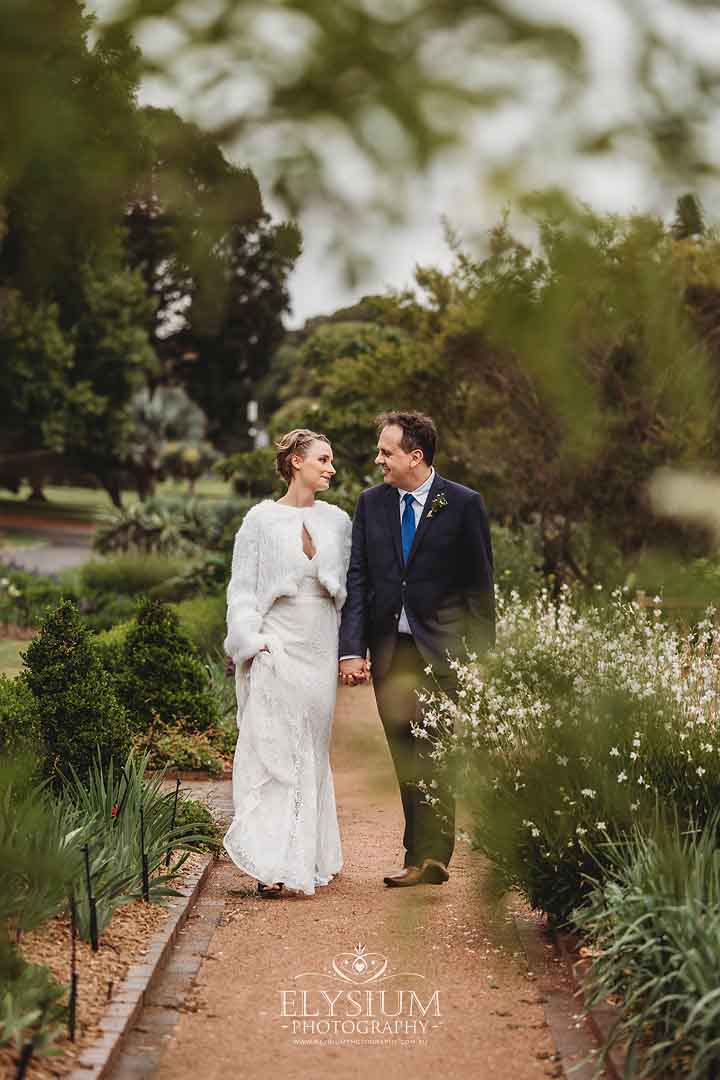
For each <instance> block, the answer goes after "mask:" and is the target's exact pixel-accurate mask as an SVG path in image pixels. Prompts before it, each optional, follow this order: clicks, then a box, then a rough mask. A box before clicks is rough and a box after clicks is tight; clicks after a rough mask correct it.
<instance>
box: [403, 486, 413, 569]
mask: <svg viewBox="0 0 720 1080" xmlns="http://www.w3.org/2000/svg"><path fill="white" fill-rule="evenodd" d="M403 502H404V503H405V509H404V510H403V516H402V549H403V562H407V560H408V555H409V554H410V548H411V547H412V542H413V540H414V538H415V511H414V509H413V503H414V502H415V500H414V499H413V497H412V495H411V494H410V493H409V492H408V494H407V495H403Z"/></svg>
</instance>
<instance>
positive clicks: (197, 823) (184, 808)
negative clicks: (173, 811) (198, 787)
mask: <svg viewBox="0 0 720 1080" xmlns="http://www.w3.org/2000/svg"><path fill="white" fill-rule="evenodd" d="M181 796H182V797H181V798H179V799H178V805H177V816H176V818H175V822H176V825H177V826H178V828H185V829H189V830H191V831H192V833H193V835H195V836H205V837H206V839H205V840H204V841H202V842H201V843H200V844H199V846H200V847H202V848H205V849H206V850H207V851H212V852H213V853H217V852H219V851H220V850H221V848H222V837H223V831H222V829H221V828H220V827H219V825H218V823H217V822H216V821H215V818H214V817H213V816H212V814H211V813H210V811H209V810H208V807H207V805H206V804H205V803H204V802H200V801H199V800H198V799H191V798H188V797H187V796H186V795H183V793H182V789H181Z"/></svg>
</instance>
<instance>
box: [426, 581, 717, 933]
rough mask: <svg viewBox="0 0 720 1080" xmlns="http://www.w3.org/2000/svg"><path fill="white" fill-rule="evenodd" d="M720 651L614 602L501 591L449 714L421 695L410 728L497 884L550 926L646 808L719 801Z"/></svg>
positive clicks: (695, 807)
mask: <svg viewBox="0 0 720 1080" xmlns="http://www.w3.org/2000/svg"><path fill="white" fill-rule="evenodd" d="M718 655H720V629H718V628H716V627H714V626H713V625H712V624H711V623H710V622H707V621H706V622H705V623H703V624H700V626H699V627H698V628H697V631H696V636H695V637H694V639H693V640H691V641H690V640H688V639H687V638H685V637H683V636H681V635H680V634H678V632H677V631H676V630H674V629H672V628H670V627H668V626H666V625H665V624H663V623H662V621H661V619H660V618H659V612H657V611H649V612H648V611H644V610H640V609H638V608H637V607H636V606H635V605H632V604H628V603H626V602H624V601H623V600H622V599H621V598H620V597H619V596H616V597H615V599H614V600H613V602H612V603H611V604H610V605H608V606H607V607H605V608H603V609H593V608H590V607H585V608H584V609H582V610H580V609H578V608H577V607H576V606H574V604H573V603H571V601H570V598H569V594H568V593H567V592H566V593H563V596H562V597H561V599H560V600H559V602H557V603H554V602H552V601H551V599H550V598H549V597H548V596H547V595H546V594H542V595H540V596H538V597H536V598H535V599H534V600H532V601H521V600H520V599H519V598H518V597H517V596H515V597H513V596H511V597H509V598H503V597H502V596H499V599H498V646H497V649H496V650H495V651H494V652H492V653H490V654H489V655H488V656H487V657H485V658H484V659H483V661H482V662H481V663H480V664H479V665H478V664H477V663H473V662H471V663H458V664H457V672H458V680H459V697H458V705H459V708H458V709H456V706H455V705H454V704H453V702H451V701H450V700H449V699H447V698H445V697H443V696H442V695H440V694H437V695H434V697H433V698H432V699H431V700H430V701H429V702H427V703H426V708H425V713H424V718H423V721H422V723H421V725H420V729H419V730H420V732H421V736H422V735H425V736H426V737H427V738H428V739H429V740H430V741H431V742H432V743H434V750H435V755H436V758H437V760H438V764H439V767H440V768H442V769H444V770H446V771H447V775H448V778H449V779H450V781H451V783H455V785H456V786H457V788H458V790H459V792H460V793H461V794H462V795H463V796H464V797H465V798H466V799H467V800H468V804H469V806H470V808H471V810H472V815H473V840H474V843H475V844H476V846H477V847H478V848H480V849H481V850H482V851H483V852H484V853H485V854H486V856H487V857H488V858H489V859H490V861H491V863H492V864H493V867H494V870H495V875H496V878H497V880H498V883H499V884H500V885H501V886H502V887H504V888H518V889H520V890H521V891H522V892H523V893H524V895H525V896H526V897H527V899H528V900H529V902H530V903H531V904H532V905H533V906H534V907H537V908H540V909H541V910H543V911H545V912H547V914H548V915H550V916H551V918H553V919H554V920H557V921H558V922H564V921H565V920H567V919H568V918H569V917H570V915H571V913H572V911H573V909H574V908H577V907H579V906H581V904H582V902H583V899H584V898H585V896H586V895H587V893H588V891H589V887H590V886H589V883H588V879H587V875H588V874H589V873H591V872H597V869H598V866H601V865H602V860H603V854H604V852H605V851H606V850H607V847H608V842H609V841H612V840H616V839H620V838H622V836H623V835H625V834H627V833H628V832H629V831H630V830H631V829H632V828H633V827H642V826H643V825H645V826H648V825H649V824H651V823H652V821H653V820H654V814H655V805H656V802H657V801H660V802H662V803H663V804H666V805H668V806H672V807H674V808H675V810H676V812H677V814H678V817H679V819H680V820H681V821H689V820H691V819H693V820H695V821H697V822H698V823H700V824H702V823H703V821H704V819H705V817H706V816H707V814H708V812H709V809H710V808H712V807H714V806H717V805H718V804H720V760H719V759H718V755H717V750H716V746H715V740H714V734H713V733H714V731H715V726H716V721H715V712H714V710H715V708H716V702H717V700H718V696H720V672H719V671H718V666H717V662H716V658H717V656H718ZM453 729H454V730H453ZM448 730H450V733H448ZM428 798H429V800H430V801H432V799H433V796H432V793H428ZM438 812H439V813H442V808H441V807H438Z"/></svg>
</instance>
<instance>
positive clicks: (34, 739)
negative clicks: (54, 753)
mask: <svg viewBox="0 0 720 1080" xmlns="http://www.w3.org/2000/svg"><path fill="white" fill-rule="evenodd" d="M21 754H30V755H31V756H36V755H39V754H42V737H41V734H40V721H39V716H38V710H37V704H36V701H35V697H34V695H33V692H32V690H31V689H30V687H29V686H28V684H27V681H26V680H25V679H24V678H23V676H22V675H18V676H17V678H15V679H9V678H8V677H7V676H6V675H0V757H3V756H11V755H13V756H17V755H21Z"/></svg>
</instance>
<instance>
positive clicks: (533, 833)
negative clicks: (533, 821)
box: [530, 826, 540, 836]
mask: <svg viewBox="0 0 720 1080" xmlns="http://www.w3.org/2000/svg"><path fill="white" fill-rule="evenodd" d="M530 832H531V835H532V836H539V835H540V830H539V829H537V828H535V826H533V828H532V829H531V830H530Z"/></svg>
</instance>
